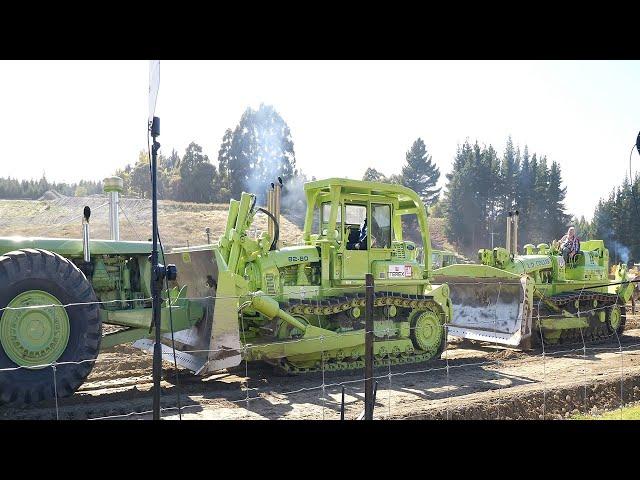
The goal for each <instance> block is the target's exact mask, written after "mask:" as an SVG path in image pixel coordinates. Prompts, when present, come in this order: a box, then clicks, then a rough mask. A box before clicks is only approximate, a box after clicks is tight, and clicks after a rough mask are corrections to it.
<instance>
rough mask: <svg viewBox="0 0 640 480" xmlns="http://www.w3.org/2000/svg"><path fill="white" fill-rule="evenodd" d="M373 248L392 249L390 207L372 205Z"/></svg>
mask: <svg viewBox="0 0 640 480" xmlns="http://www.w3.org/2000/svg"><path fill="white" fill-rule="evenodd" d="M371 248H391V206H390V205H376V204H372V205H371Z"/></svg>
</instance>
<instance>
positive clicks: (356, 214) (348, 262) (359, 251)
mask: <svg viewBox="0 0 640 480" xmlns="http://www.w3.org/2000/svg"><path fill="white" fill-rule="evenodd" d="M343 208H344V212H343V215H342V218H343V220H344V221H343V222H342V227H343V230H344V231H343V233H342V238H343V242H342V247H341V250H342V278H343V279H344V280H363V279H364V275H365V273H367V272H369V235H368V230H369V228H368V226H367V228H366V233H367V235H366V237H364V238H363V239H362V236H363V235H362V226H363V225H364V223H365V220H367V217H368V215H367V213H368V212H367V211H368V205H367V204H366V203H355V202H353V203H345V204H344V206H343ZM367 223H368V222H367ZM356 233H357V235H356ZM350 237H351V238H350ZM356 238H357V240H361V239H362V240H363V241H361V242H358V241H355V242H354V241H353V240H356Z"/></svg>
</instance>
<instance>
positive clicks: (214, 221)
mask: <svg viewBox="0 0 640 480" xmlns="http://www.w3.org/2000/svg"><path fill="white" fill-rule="evenodd" d="M105 202H106V200H105V198H104V197H103V196H96V197H82V198H73V197H69V198H62V199H57V200H51V201H40V200H0V236H12V235H22V236H42V237H58V238H79V237H80V236H81V224H82V210H83V208H84V206H85V205H88V206H89V207H91V210H92V214H91V220H90V223H91V236H92V238H108V237H109V224H108V211H109V208H108V206H107V205H104V204H105ZM121 207H122V211H121V214H120V238H121V239H122V240H147V239H148V238H149V234H150V231H151V201H150V200H143V199H134V198H121ZM228 210H229V207H228V205H222V204H199V203H183V202H174V201H168V200H161V201H160V202H159V211H158V220H159V226H160V234H161V235H162V240H163V243H164V245H165V247H176V246H185V245H187V244H189V245H199V244H203V243H206V238H207V237H206V234H205V228H207V227H209V228H210V229H211V239H212V241H213V240H217V239H218V238H219V237H220V235H221V234H222V233H223V232H224V228H225V225H226V221H227V212H228ZM266 229H267V217H266V216H265V215H264V214H262V213H259V214H257V215H256V217H255V221H254V226H253V228H252V229H251V231H250V234H253V233H254V232H255V233H259V232H260V231H266ZM280 238H281V239H282V241H283V243H284V244H285V245H290V244H294V243H297V242H300V241H301V239H302V231H301V229H300V228H298V227H297V226H296V225H294V224H293V223H291V222H290V221H289V220H288V219H287V218H286V217H283V218H282V220H281V227H280Z"/></svg>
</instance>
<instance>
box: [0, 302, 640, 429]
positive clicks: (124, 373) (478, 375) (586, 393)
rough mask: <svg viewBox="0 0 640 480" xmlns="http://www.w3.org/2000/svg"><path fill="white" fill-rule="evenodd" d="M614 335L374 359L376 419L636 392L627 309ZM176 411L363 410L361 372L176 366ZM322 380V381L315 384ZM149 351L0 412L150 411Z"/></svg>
mask: <svg viewBox="0 0 640 480" xmlns="http://www.w3.org/2000/svg"><path fill="white" fill-rule="evenodd" d="M628 324H629V328H628V329H627V330H626V331H625V333H624V335H622V336H621V337H620V339H619V341H618V339H617V338H613V339H610V340H609V341H607V342H602V343H598V344H591V345H587V346H586V348H583V345H582V344H579V345H578V344H575V345H570V346H566V345H565V346H562V347H555V348H553V349H547V350H546V351H545V352H544V354H543V352H542V351H541V350H537V351H533V352H528V353H525V352H521V351H517V350H509V349H503V348H498V347H493V346H488V345H486V344H485V345H481V344H477V343H471V342H457V343H454V342H452V343H451V344H450V345H449V348H448V349H447V350H446V351H445V353H444V354H443V357H442V359H440V360H436V361H432V362H429V363H424V364H416V365H404V366H392V367H390V368H384V367H381V368H377V369H376V371H375V375H376V380H377V382H378V389H377V398H376V407H375V412H374V416H375V418H378V419H559V418H568V417H569V416H571V415H575V414H577V413H597V412H599V411H602V410H612V409H616V408H618V407H620V406H621V405H623V404H626V403H629V402H632V401H637V400H640V328H638V326H639V325H638V318H637V316H633V317H632V316H631V315H629V318H628ZM165 367H166V369H165V372H164V380H163V391H162V399H163V408H164V411H163V418H165V419H177V418H178V415H177V413H178V412H177V395H176V394H177V392H178V387H177V386H176V380H175V371H174V370H173V369H172V366H171V365H170V364H165ZM179 381H180V388H179V390H180V392H181V406H182V417H183V419H304V420H310V419H339V418H340V403H341V393H342V386H344V387H345V417H346V418H347V419H354V418H356V417H357V415H358V414H359V413H360V412H361V411H362V408H363V399H364V390H363V387H364V382H363V372H362V371H354V372H346V373H345V372H325V373H324V375H323V374H322V373H314V374H308V375H304V376H296V377H282V376H277V375H275V374H274V373H273V371H272V370H271V368H270V367H268V366H267V365H263V364H260V363H255V364H254V363H252V364H249V365H246V364H244V363H243V364H242V365H240V367H237V368H236V369H234V370H233V371H227V372H222V373H219V374H216V375H212V376H209V377H205V378H200V377H195V376H193V375H190V374H188V373H187V372H184V371H182V370H181V371H180V376H179ZM323 385H324V386H323ZM150 389H151V358H150V356H149V355H147V354H145V353H143V352H140V351H138V350H135V349H133V348H131V347H128V346H119V347H116V348H114V349H112V351H109V352H106V353H103V354H101V355H100V356H99V358H98V360H97V362H96V365H95V368H94V370H93V371H92V373H91V375H90V376H89V378H88V381H87V382H86V383H85V384H84V385H83V386H82V387H81V388H80V390H79V391H78V392H76V394H74V395H73V396H72V397H69V398H64V399H60V400H59V401H58V406H57V408H56V405H55V403H53V402H50V403H48V404H41V405H37V406H33V407H28V408H19V409H18V408H12V409H9V408H0V418H3V419H27V418H34V419H51V418H56V417H57V418H60V419H95V418H103V417H114V418H120V419H148V418H150V414H149V411H150V409H151V401H152V397H151V390H150Z"/></svg>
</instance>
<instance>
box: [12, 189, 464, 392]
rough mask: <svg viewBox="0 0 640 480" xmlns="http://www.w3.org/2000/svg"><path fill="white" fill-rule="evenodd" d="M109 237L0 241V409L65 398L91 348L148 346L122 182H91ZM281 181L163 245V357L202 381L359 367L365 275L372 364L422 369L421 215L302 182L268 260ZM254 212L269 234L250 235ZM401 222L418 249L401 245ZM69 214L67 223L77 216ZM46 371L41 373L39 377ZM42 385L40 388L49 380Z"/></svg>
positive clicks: (407, 199) (444, 318)
mask: <svg viewBox="0 0 640 480" xmlns="http://www.w3.org/2000/svg"><path fill="white" fill-rule="evenodd" d="M105 190H106V191H107V194H108V195H109V197H110V225H111V239H109V240H95V239H91V238H90V230H89V225H90V223H89V221H90V211H89V210H88V208H87V207H85V211H84V212H83V220H82V238H81V239H52V238H21V237H4V238H0V282H1V283H0V285H1V286H0V315H1V317H0V344H1V347H2V348H0V402H2V403H5V404H6V403H12V404H24V403H32V402H36V401H40V400H45V399H49V398H53V396H54V395H58V396H60V397H63V396H68V395H71V394H72V393H73V392H75V391H76V390H77V389H78V388H79V387H80V385H82V383H83V382H84V381H85V379H86V377H87V376H88V375H89V373H90V371H91V369H92V367H93V364H94V362H95V359H96V358H97V356H98V353H99V352H100V350H101V349H104V348H109V347H112V346H114V345H117V344H121V343H133V345H134V346H135V347H138V348H140V349H143V350H150V349H152V345H153V343H152V340H151V338H152V336H153V333H152V330H151V328H150V325H151V298H150V297H151V295H150V262H149V254H150V253H151V243H150V242H131V241H121V240H120V239H119V229H118V195H119V193H120V192H121V191H122V181H121V180H120V179H118V178H117V177H114V178H110V179H107V180H106V181H105ZM280 192H281V183H278V184H276V185H275V187H272V189H270V190H269V192H268V202H267V203H268V206H267V207H266V208H262V207H256V196H255V195H253V194H249V193H242V196H241V198H240V199H239V200H231V202H230V204H229V214H228V219H227V223H226V228H225V231H224V233H223V234H222V236H221V237H220V239H219V241H218V242H217V243H215V244H206V245H200V246H191V247H187V248H175V249H173V250H172V251H171V252H166V254H164V255H162V261H163V262H165V263H170V264H175V265H176V266H177V272H178V273H177V277H176V278H175V279H174V280H171V281H167V283H166V288H165V289H164V293H163V304H162V309H161V332H162V335H163V337H162V338H163V345H162V348H163V352H162V355H163V358H164V359H166V360H169V361H173V359H174V357H173V350H172V348H171V346H172V345H173V346H175V349H176V361H177V363H178V364H179V365H181V366H182V367H184V368H187V369H189V370H191V371H192V372H194V373H196V374H199V375H202V374H206V373H209V372H214V371H218V370H220V369H226V368H231V367H235V366H237V365H239V364H240V363H241V362H242V361H244V360H246V361H251V360H262V361H266V362H269V363H271V364H273V365H274V366H275V367H276V368H278V369H281V370H284V371H286V372H308V371H315V370H319V369H326V370H340V369H353V368H361V367H362V366H363V365H364V357H363V356H364V343H365V335H364V306H365V296H364V291H365V274H366V273H371V274H373V275H374V278H375V282H376V285H375V287H376V288H375V304H374V336H375V342H374V355H375V363H376V364H377V365H382V364H384V365H387V364H403V363H413V362H420V361H426V360H430V359H433V358H437V357H438V356H439V355H440V353H441V352H442V350H443V349H444V347H445V345H446V335H445V330H446V329H445V324H446V323H448V322H450V320H451V318H452V315H453V308H452V303H451V300H450V298H449V289H448V286H447V285H445V284H436V283H433V282H432V280H431V273H432V267H431V248H430V238H429V229H428V225H427V213H426V210H425V208H424V204H423V203H422V201H421V200H420V198H419V197H418V195H417V194H416V193H415V192H413V191H412V190H410V189H408V188H405V187H402V186H399V185H389V184H382V183H374V182H365V181H355V180H347V179H340V178H332V179H328V180H323V181H314V182H310V183H307V184H306V185H305V186H304V192H305V195H306V200H307V210H306V216H305V222H304V232H303V240H304V244H303V245H299V246H288V247H284V248H279V240H278V237H279V232H278V228H279V216H280V213H279V211H280ZM259 212H262V213H264V214H266V215H267V216H268V217H269V229H268V231H267V232H262V233H261V234H260V235H259V236H251V235H250V232H251V229H250V227H251V225H252V222H253V219H254V217H255V215H257V214H258V213H259ZM405 215H415V216H416V217H417V221H418V225H419V228H420V232H421V240H422V244H423V245H424V255H423V256H422V258H423V259H424V260H423V261H418V259H417V252H418V249H417V248H416V245H415V244H414V243H413V242H411V241H407V240H403V231H402V218H403V217H404V216H405ZM79 217H80V216H79ZM52 366H53V367H52ZM52 369H53V370H54V373H55V379H56V381H55V385H54V382H53V381H52V379H53V378H54V377H53V376H52Z"/></svg>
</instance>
